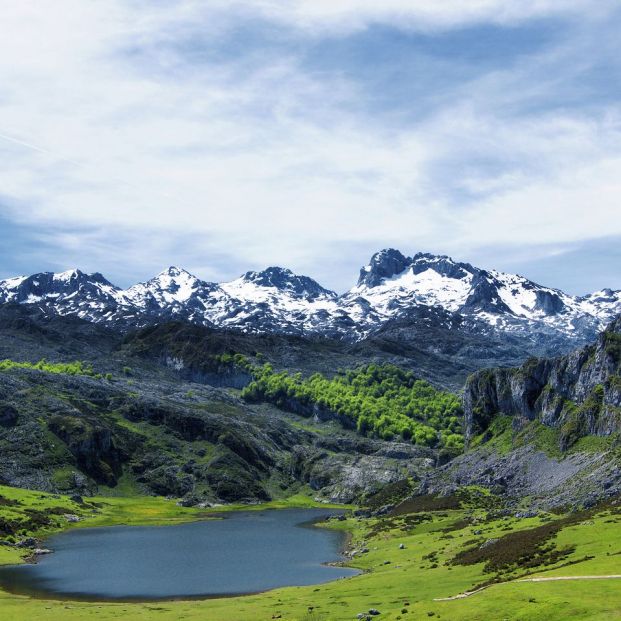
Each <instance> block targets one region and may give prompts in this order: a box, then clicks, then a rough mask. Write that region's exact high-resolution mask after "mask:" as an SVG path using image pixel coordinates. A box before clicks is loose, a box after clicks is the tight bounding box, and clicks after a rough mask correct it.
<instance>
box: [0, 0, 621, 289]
mask: <svg viewBox="0 0 621 621" xmlns="http://www.w3.org/2000/svg"><path fill="white" fill-rule="evenodd" d="M616 5H617V3H615V2H612V1H608V0H597V1H596V0H589V1H587V0H567V1H566V2H563V3H559V2H556V1H552V0H520V1H518V0H470V1H466V2H464V1H463V0H445V2H442V3H430V2H427V1H422V0H385V1H384V2H381V3H378V2H376V1H375V2H371V1H370V0H338V1H336V2H335V1H334V0H332V1H331V2H328V1H327V0H287V1H286V2H285V1H282V2H278V1H273V0H272V1H268V0H248V1H245V2H238V1H236V0H227V1H224V0H212V1H201V2H198V1H196V0H170V1H167V2H163V1H162V2H154V1H152V0H151V1H149V2H147V1H146V0H123V1H121V0H106V1H105V2H104V1H103V0H102V1H94V2H89V3H85V2H83V1H82V0H55V1H54V2H52V1H51V0H49V1H44V2H35V1H34V0H32V1H31V0H23V1H22V2H20V3H7V6H6V7H3V10H2V12H1V13H0V25H1V26H2V32H3V33H5V36H3V38H2V40H1V41H0V164H1V165H0V244H1V247H2V250H3V251H2V254H1V255H0V256H1V260H0V277H6V276H11V275H15V274H18V273H31V272H35V271H42V270H57V269H67V268H69V267H74V266H77V267H81V268H82V269H85V270H89V271H95V270H96V271H101V272H103V273H104V274H105V275H106V276H107V277H108V278H109V279H110V280H112V281H113V282H116V283H118V284H121V285H127V284H130V283H132V282H135V281H137V280H140V279H144V278H148V277H150V276H152V275H153V274H154V273H156V272H158V271H160V270H161V269H162V268H164V267H166V266H168V265H170V264H177V265H180V266H183V267H186V269H189V270H190V271H193V272H194V273H196V274H197V275H198V276H201V277H203V278H205V279H208V280H226V279H231V278H234V277H236V276H237V275H239V274H240V273H241V272H244V271H246V270H248V269H261V268H263V267H266V266H268V265H274V264H277V265H285V266H287V267H290V268H291V269H293V270H294V271H297V272H299V273H305V274H308V275H310V276H312V277H314V278H316V279H317V280H319V281H320V282H321V283H322V284H324V286H327V287H330V288H332V289H335V290H337V291H342V290H345V289H346V288H348V287H350V286H351V285H352V284H353V282H354V280H355V278H356V276H357V272H358V269H359V267H360V266H361V265H362V264H364V263H365V262H366V261H367V259H368V257H369V255H370V254H371V253H372V252H374V251H375V250H378V249H380V248H383V247H388V246H392V247H397V248H399V249H401V250H402V251H403V252H404V253H407V254H411V253H414V252H416V251H419V250H422V251H427V252H436V253H443V254H450V255H452V256H453V257H454V258H456V259H460V260H465V261H469V262H471V263H473V264H476V265H479V266H481V267H489V268H498V269H503V270H507V271H514V272H518V273H521V274H524V275H526V276H529V277H531V278H533V279H535V280H537V281H539V282H541V283H543V284H547V285H551V286H556V287H559V288H563V289H565V290H567V291H568V292H571V293H585V292H587V291H592V290H596V289H599V288H602V287H612V288H621V269H620V268H621V260H620V259H621V256H620V251H619V248H620V247H621V246H620V242H621V209H620V208H619V204H620V202H621V106H620V97H621V39H620V38H619V36H618V32H619V31H620V28H621V8H619V7H618V6H616Z"/></svg>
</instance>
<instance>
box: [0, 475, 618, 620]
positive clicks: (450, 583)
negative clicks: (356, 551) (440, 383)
mask: <svg viewBox="0 0 621 621" xmlns="http://www.w3.org/2000/svg"><path fill="white" fill-rule="evenodd" d="M0 495H2V496H4V497H5V498H13V499H16V500H19V501H20V502H22V503H23V504H22V507H32V508H38V509H45V508H46V507H47V508H49V507H59V506H61V507H66V508H67V510H68V512H71V513H77V512H79V511H80V510H79V509H78V505H76V504H75V503H72V502H71V501H69V500H68V499H66V498H57V497H56V498H55V497H52V496H48V495H44V494H40V493H39V492H27V491H24V490H16V489H12V488H2V487H0ZM95 502H96V503H97V504H98V505H100V506H99V507H98V509H99V511H100V513H97V514H95V515H93V514H91V516H90V517H88V518H85V519H84V520H83V521H82V522H81V523H80V524H79V525H78V527H82V526H102V525H110V524H119V523H123V524H138V523H140V524H145V523H147V524H162V523H171V522H172V523H174V522H181V521H186V520H192V519H200V518H201V517H204V516H205V514H206V512H205V511H199V510H196V509H184V508H180V507H177V506H176V504H175V503H174V502H172V501H168V500H163V499H158V498H100V499H95ZM312 504H313V501H312V500H311V499H309V498H308V497H305V496H298V497H294V498H292V499H289V500H288V501H280V502H278V503H273V504H272V505H268V506H273V507H285V506H311V505H312ZM227 509H228V508H227ZM15 510H16V509H15V508H11V507H6V506H2V507H0V515H7V514H8V513H9V512H10V511H15ZM90 511H92V509H90V508H89V507H87V508H86V511H84V509H83V510H82V513H83V514H86V513H89V512H90ZM212 512H213V510H211V509H210V510H209V513H212ZM425 515H426V516H428V517H429V518H431V519H424V520H420V519H418V518H419V517H420V515H419V516H414V517H412V516H409V517H408V516H402V517H399V518H395V519H394V520H391V521H388V522H387V521H377V520H356V519H350V520H347V521H345V522H337V523H333V524H334V527H335V528H342V529H347V530H348V531H350V532H351V533H352V535H353V542H354V543H353V545H354V547H356V546H362V545H363V544H362V542H364V545H366V546H367V547H368V548H369V550H370V551H369V553H368V554H365V555H362V556H359V557H356V558H355V560H354V561H353V563H352V564H353V565H355V566H356V567H359V568H361V569H364V570H368V571H367V573H364V574H363V575H360V576H357V577H355V578H347V579H344V580H339V581H336V582H333V583H330V584H325V585H320V586H317V587H301V588H287V589H279V590H274V591H270V592H268V593H263V594H259V595H252V596H246V597H239V598H229V599H214V600H205V601H193V602H158V603H144V604H135V603H133V604H126V603H115V604H111V603H85V602H71V601H68V602H63V601H52V600H38V599H31V598H27V597H21V596H14V595H11V594H8V593H3V592H0V618H1V619H3V621H12V620H20V621H21V620H24V619H32V618H37V619H39V618H40V619H49V620H50V621H56V620H58V621H60V620H62V621H65V620H69V621H70V620H73V619H75V620H78V619H79V620H82V619H162V620H171V621H172V620H173V619H174V620H176V619H181V618H183V619H189V620H192V619H196V620H198V619H201V620H202V619H209V620H210V621H219V620H222V621H225V620H226V621H231V620H235V621H244V620H246V619H248V620H253V621H254V620H257V619H271V618H273V616H274V618H278V617H277V615H281V617H280V618H282V619H288V620H292V619H304V620H307V621H311V620H325V621H328V620H330V621H331V620H335V621H338V620H340V619H343V620H345V619H347V620H349V619H353V618H355V616H356V614H357V613H358V612H361V611H365V610H368V609H369V608H372V607H373V608H377V609H379V610H380V611H381V612H382V615H381V617H380V618H381V619H393V620H396V619H404V620H405V619H422V618H434V619H450V620H451V621H454V620H469V621H470V620H471V621H475V620H481V621H491V620H495V619H510V620H511V621H513V620H517V619H520V620H528V619H532V620H535V619H542V620H543V619H545V620H546V621H554V620H556V619H558V620H559V621H560V620H561V619H562V620H566V619H576V620H578V619H580V620H586V619H593V620H595V619H601V620H603V619H615V618H621V581H619V580H599V581H575V582H544V583H528V582H526V583H516V582H513V583H505V584H498V585H493V586H491V587H490V588H488V589H487V590H484V591H482V592H481V593H478V594H476V595H474V596H472V597H470V598H467V599H461V600H455V601H447V602H436V601H433V600H434V598H437V597H447V596H452V595H456V594H458V593H460V592H463V591H465V590H468V589H470V588H472V587H473V586H474V585H477V584H480V583H481V582H484V581H486V580H488V579H489V578H490V575H489V574H485V573H484V572H483V567H482V565H481V564H479V565H469V566H464V565H453V566H446V565H445V564H444V563H445V561H447V560H449V559H451V558H453V556H454V555H455V554H456V553H457V552H458V551H459V550H461V549H463V548H464V547H469V546H470V545H471V544H470V543H468V542H470V541H472V540H473V538H475V539H476V538H477V537H478V538H479V539H481V538H482V539H483V540H485V539H488V538H492V537H499V536H502V535H504V534H507V532H514V531H516V530H521V529H527V528H532V527H534V526H537V525H539V524H540V520H539V518H531V519H523V520H516V519H512V518H511V519H507V518H505V519H496V520H491V521H487V522H483V523H480V524H477V525H473V526H466V527H465V528H462V529H458V530H453V531H450V532H448V533H446V532H444V530H443V529H446V528H447V527H448V528H450V527H451V525H453V524H455V522H456V521H457V520H460V519H462V518H463V515H464V512H463V510H450V511H439V512H433V513H427V514H425ZM60 519H61V520H62V518H60ZM458 525H459V524H458ZM475 530H481V531H483V532H482V533H481V534H480V535H474V531H475ZM371 531H373V532H371ZM38 534H40V535H42V534H44V533H42V532H39V533H38ZM449 535H450V536H449ZM401 543H403V544H405V546H406V547H405V549H403V550H401V549H399V544H401ZM557 544H558V546H560V547H562V546H563V545H566V544H573V545H575V546H576V549H575V551H574V552H573V553H572V554H571V555H570V557H568V558H567V559H565V560H564V561H561V562H564V563H566V562H567V561H571V560H576V559H582V558H584V557H585V556H592V557H593V558H592V559H590V560H587V561H584V562H580V563H577V564H572V565H568V566H565V567H560V568H556V569H555V568H554V567H555V566H551V567H550V568H548V570H547V571H545V572H541V575H562V576H567V575H603V574H619V573H621V554H619V552H621V514H620V513H619V512H618V510H614V511H612V512H611V511H610V510H608V511H605V512H603V513H601V514H598V515H596V516H594V517H590V518H588V519H586V520H585V521H584V522H582V523H578V524H576V525H573V526H569V527H567V528H565V529H563V530H562V531H561V532H560V533H559V535H558V536H557ZM16 552H17V551H16V550H14V549H12V548H6V549H5V548H3V547H0V554H1V555H2V556H0V562H4V563H6V562H15V561H16V560H17V559H18V555H17V553H16ZM434 552H435V553H436V554H437V557H436V558H435V559H434V558H432V559H429V558H427V559H425V558H423V557H425V556H427V555H429V554H432V553H434ZM386 561H390V564H384V563H385V562H386ZM433 565H437V566H436V567H432V566H433ZM557 565H558V563H557ZM311 606H312V607H313V611H312V612H311V613H310V614H309V612H308V610H309V607H311ZM404 607H405V608H407V610H408V612H407V613H403V612H402V609H403V608H404ZM431 613H433V616H431Z"/></svg>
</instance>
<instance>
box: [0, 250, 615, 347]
mask: <svg viewBox="0 0 621 621" xmlns="http://www.w3.org/2000/svg"><path fill="white" fill-rule="evenodd" d="M1 302H18V303H26V304H36V305H37V306H39V307H41V308H42V309H44V310H45V311H46V312H50V313H56V314H61V315H76V316H78V317H81V318H83V319H86V320H89V321H92V322H97V323H103V322H105V323H107V324H109V325H113V326H118V327H122V328H131V327H140V326H144V325H148V324H151V323H154V322H159V321H165V320H170V319H182V320H187V321H191V322H194V323H198V324H202V325H206V326H210V327H219V328H230V329H237V330H242V331H246V332H255V333H285V334H299V335H306V336H321V337H330V338H339V339H343V340H348V341H359V340H361V339H364V338H365V337H368V336H371V335H373V334H379V333H383V334H384V333H386V332H387V331H390V330H391V329H392V327H393V326H397V325H398V326H399V330H400V332H399V334H400V335H403V334H404V332H403V326H404V325H405V326H407V325H415V324H416V323H417V322H419V323H420V322H427V324H429V323H430V322H431V323H433V325H434V326H435V328H437V329H438V330H468V331H470V332H472V333H480V334H494V335H497V336H498V335H505V336H507V337H510V338H515V339H521V341H522V342H527V343H530V344H532V345H533V346H535V345H536V346H537V347H538V348H539V349H538V350H537V352H541V351H542V348H543V350H544V351H545V350H547V349H550V351H553V350H558V349H559V348H560V349H563V348H564V347H563V344H566V347H567V348H569V347H573V346H575V344H576V343H581V342H584V341H587V340H589V339H591V338H592V337H593V336H594V335H595V334H596V333H597V332H598V331H600V330H602V329H603V328H604V326H605V325H606V324H607V323H609V322H610V321H612V319H614V317H615V316H617V315H618V314H619V313H621V292H620V291H611V290H609V289H605V290H603V291H598V292H595V293H592V294H590V295H587V296H584V297H574V296H570V295H567V294H565V293H563V292H562V291H559V290H556V289H551V288H549V287H543V286H540V285H538V284H536V283H534V282H532V281H530V280H528V279H526V278H524V277H522V276H517V275H515V274H506V273H502V272H498V271H495V270H490V271H487V270H483V269H480V268H476V267H473V266H472V265H470V264H468V263H459V262H456V261H453V259H451V258H450V257H447V256H437V255H432V254H426V253H418V254H415V255H414V256H412V257H406V256H404V255H403V254H402V253H401V252H399V251H398V250H393V249H388V250H382V251H380V252H378V253H376V254H374V255H373V257H372V258H371V260H370V262H369V264H368V265H366V266H364V267H363V268H362V269H361V270H360V277H359V279H358V282H357V284H356V286H354V287H353V288H352V289H350V290H349V291H348V292H346V293H345V294H343V295H337V294H336V293H334V292H333V291H329V290H328V289H324V288H323V287H322V286H321V285H319V284H318V283H317V282H315V281H314V280H313V279H311V278H309V277H307V276H298V275H296V274H294V273H293V272H291V271H290V270H287V269H283V268H280V267H269V268H267V269H265V270H263V271H261V272H247V273H246V274H244V275H242V276H240V277H239V278H237V279H236V280H233V281H230V282H225V283H211V282H206V281H203V280H200V279H199V278H197V277H195V276H193V275H192V274H190V273H189V272H186V271H185V270H182V269H179V268H176V267H170V268H169V269H168V270H166V271H164V272H162V273H161V274H158V275H157V276H155V277H154V278H152V279H151V280H148V281H147V282H144V283H140V284H136V285H133V286H132V287H130V288H128V289H120V288H118V287H115V286H114V285H112V284H111V283H110V282H108V281H107V280H106V279H105V278H104V277H103V276H102V275H101V274H99V273H95V274H85V273H83V272H81V271H79V270H72V271H68V272H63V273H60V274H53V273H42V274H34V275H32V276H29V277H18V278H10V279H7V280H4V281H0V303H1ZM410 334H412V332H411V331H410ZM417 334H419V333H418V332H417ZM399 338H402V336H400V337H399ZM417 338H419V337H418V336H417ZM548 345H549V346H550V347H548Z"/></svg>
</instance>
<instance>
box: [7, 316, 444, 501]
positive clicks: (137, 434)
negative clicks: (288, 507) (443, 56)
mask: <svg viewBox="0 0 621 621" xmlns="http://www.w3.org/2000/svg"><path fill="white" fill-rule="evenodd" d="M184 328H186V329H189V330H191V331H196V330H198V331H200V330H203V331H204V333H203V335H202V337H203V340H202V341H199V343H200V344H201V347H199V348H197V347H193V346H192V343H193V340H192V339H191V338H188V334H187V333H184V332H183V329H184ZM193 336H194V337H197V336H198V335H197V333H196V332H194V333H193ZM232 344H234V345H235V346H238V347H239V349H244V348H245V349H246V350H249V349H250V346H252V345H254V346H256V345H257V342H256V341H254V342H253V341H252V340H251V341H250V343H249V341H248V339H247V338H246V337H244V336H243V335H227V334H222V333H212V332H210V331H209V330H205V329H204V328H195V327H192V326H185V325H179V324H177V325H175V324H172V325H170V326H161V327H157V328H154V329H147V330H146V331H144V332H142V333H134V334H131V335H121V334H119V333H117V332H115V331H113V330H110V329H108V328H104V327H98V326H94V325H93V324H90V323H88V322H84V321H82V320H79V319H75V318H71V317H69V318H67V317H52V318H50V317H48V316H46V315H43V314H40V313H38V314H37V313H30V312H29V309H28V308H27V307H15V306H9V307H6V308H4V309H1V310H0V359H16V358H18V356H19V359H20V360H28V359H30V360H31V361H36V360H39V359H41V358H47V359H48V360H50V361H52V360H63V359H64V360H67V359H69V360H71V359H76V358H81V359H86V360H89V361H91V362H92V364H93V371H92V374H91V375H82V374H76V375H68V374H66V373H54V372H44V371H41V370H39V369H36V368H11V369H8V370H2V371H0V483H1V484H7V485H13V486H19V487H27V488H32V489H40V490H44V491H52V492H65V493H79V494H83V495H89V494H92V493H94V492H95V491H97V490H99V491H102V490H103V489H109V490H111V491H113V490H116V492H115V493H126V494H133V493H147V494H158V495H170V496H174V497H181V498H182V499H184V502H187V503H194V504H195V503H200V502H205V503H215V502H233V501H244V502H257V501H260V500H266V499H269V498H272V497H282V496H284V495H287V494H290V493H293V492H295V491H296V490H297V489H300V488H301V487H303V486H309V487H310V488H311V489H312V490H314V492H315V493H316V494H317V496H318V497H321V498H326V499H332V500H338V501H342V502H349V501H352V500H354V499H356V498H360V497H361V496H362V495H364V494H369V493H373V492H375V491H377V490H378V489H379V488H380V487H381V486H382V485H384V484H386V483H390V482H394V481H397V480H401V479H402V478H403V477H404V476H413V477H415V478H418V477H419V476H420V473H421V472H424V471H426V470H427V469H429V468H430V467H432V466H433V465H434V463H435V459H436V455H435V454H434V452H433V451H431V450H428V449H422V448H417V447H415V446H413V445H412V444H407V443H398V442H386V441H381V440H374V439H367V438H361V437H360V436H358V435H356V434H355V433H353V432H348V431H346V430H343V429H342V428H341V427H340V426H339V425H337V424H335V423H330V422H329V421H328V422H319V421H318V422H313V421H312V420H306V419H302V418H300V417H296V416H295V415H293V414H287V413H285V412H282V411H280V410H278V409H277V408H274V407H271V406H268V405H261V404H257V405H254V406H250V405H249V404H248V403H246V402H244V401H243V400H242V399H240V398H239V396H238V392H237V391H236V390H235V389H236V388H239V387H241V386H242V385H243V384H244V383H247V382H248V381H249V380H250V378H249V376H245V375H244V373H243V372H240V371H238V370H235V369H233V368H231V367H230V366H227V365H224V366H220V367H219V366H218V365H217V364H216V365H215V366H214V363H213V358H212V357H210V356H212V355H213V354H214V353H219V352H222V351H225V350H227V349H228V348H230V347H231V345H232ZM268 345H270V347H266V349H267V351H269V352H271V353H272V355H273V357H274V360H275V361H276V362H281V363H282V362H283V361H284V357H286V359H288V360H289V361H291V360H292V359H294V358H295V355H296V354H295V351H296V350H295V347H291V348H289V347H286V343H284V342H279V341H278V339H276V340H275V341H273V342H271V343H269V344H268ZM300 348H301V345H300V344H298V355H299V356H300V358H302V357H303V356H302V353H301V352H300V351H299V350H300ZM279 351H280V352H281V353H280V354H279V353H278V352H279ZM320 351H321V350H320ZM316 356H317V358H320V357H321V355H320V354H317V355H316ZM184 357H185V358H184ZM182 359H184V360H185V362H184V364H183V365H182V366H180V365H179V364H178V361H179V360H182ZM324 363H325V362H324ZM306 364H307V365H308V364H310V365H311V366H312V364H313V357H312V356H308V355H307V356H306Z"/></svg>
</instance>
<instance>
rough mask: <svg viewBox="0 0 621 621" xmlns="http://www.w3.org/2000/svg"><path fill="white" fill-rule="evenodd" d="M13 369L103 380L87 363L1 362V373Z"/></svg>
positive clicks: (78, 361)
mask: <svg viewBox="0 0 621 621" xmlns="http://www.w3.org/2000/svg"><path fill="white" fill-rule="evenodd" d="M11 369H31V370H35V371H43V372H45V373H59V374H63V375H87V376H90V377H96V378H101V377H103V376H102V375H101V374H100V373H95V371H93V367H92V366H91V365H89V364H86V363H85V362H81V361H80V360H76V361H75V362H48V361H47V360H39V362H16V361H15V360H0V371H10V370H11Z"/></svg>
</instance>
